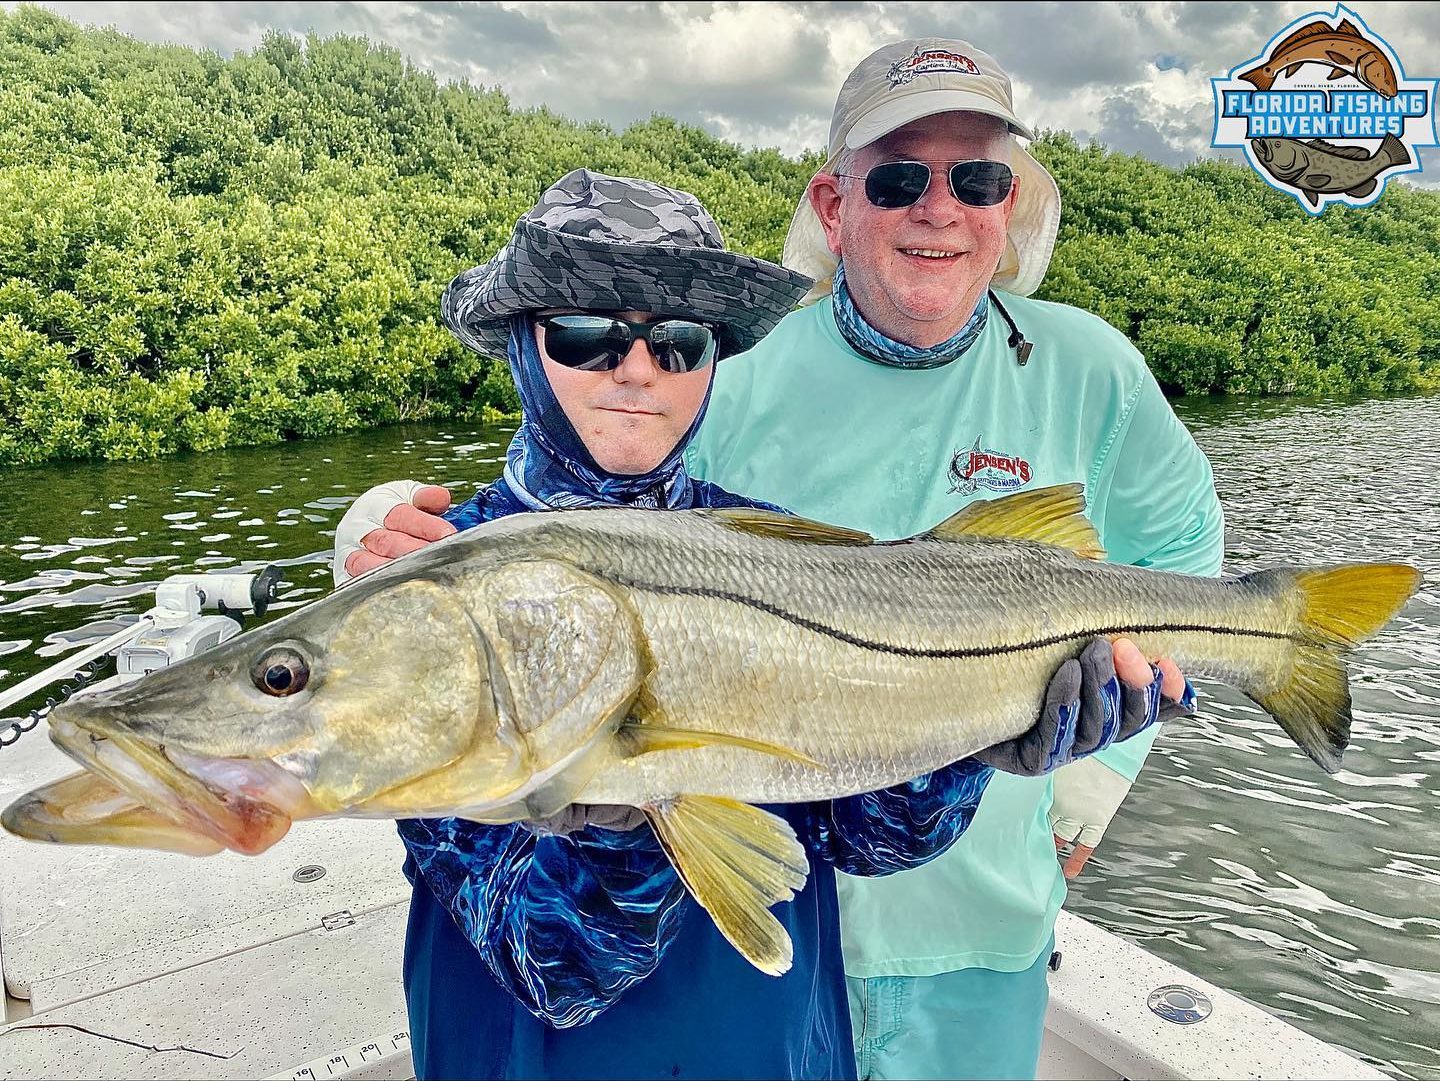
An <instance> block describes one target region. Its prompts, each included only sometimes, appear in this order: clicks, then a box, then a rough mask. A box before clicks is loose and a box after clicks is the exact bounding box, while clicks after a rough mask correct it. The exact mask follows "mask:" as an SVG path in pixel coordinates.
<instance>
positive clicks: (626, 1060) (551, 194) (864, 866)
mask: <svg viewBox="0 0 1440 1081" xmlns="http://www.w3.org/2000/svg"><path fill="white" fill-rule="evenodd" d="M808 285H809V279H808V278H806V277H804V276H802V275H800V274H797V273H794V272H792V271H788V270H785V269H784V268H781V267H778V266H774V265H772V264H770V263H766V262H764V261H762V260H759V259H752V258H749V257H747V256H742V255H737V254H734V253H731V252H727V251H725V250H724V244H723V241H722V240H721V237H720V233H719V230H718V229H717V228H716V226H715V223H714V222H713V221H712V220H711V218H710V215H709V214H707V213H706V212H705V210H704V208H703V207H702V206H701V205H700V203H699V202H698V201H696V200H695V198H694V197H693V196H690V195H687V194H686V193H684V192H680V191H675V190H673V189H670V188H664V187H661V186H659V185H656V184H650V183H647V182H645V181H640V180H632V179H628V178H622V177H609V176H603V175H600V174H597V173H592V172H589V171H587V170H583V169H582V170H576V171H575V172H573V173H570V174H569V175H567V176H565V177H564V178H562V179H561V180H560V181H558V182H557V183H556V184H555V185H553V186H552V187H551V188H549V189H548V190H547V191H546V192H545V193H544V194H543V195H542V196H541V199H540V202H539V204H538V205H537V206H536V207H535V208H534V209H533V210H531V211H530V212H528V213H527V214H526V215H524V216H523V217H522V218H521V219H520V221H519V222H517V223H516V226H515V231H514V234H513V235H512V237H511V239H510V241H509V243H508V244H506V246H505V247H504V248H503V249H502V250H501V251H500V252H499V253H498V254H497V255H496V256H495V257H494V258H493V259H491V260H490V261H489V262H488V263H486V264H485V265H484V266H481V267H477V268H476V269H474V270H470V271H467V272H465V273H463V274H461V275H460V276H459V277H457V278H456V279H455V280H454V282H452V283H451V285H450V287H449V288H448V289H447V290H446V292H445V295H444V298H443V300H442V303H441V310H442V315H443V317H444V320H445V322H446V325H447V326H449V328H450V329H451V330H452V331H453V332H454V333H455V334H456V335H457V336H458V337H459V338H460V339H461V340H462V341H463V342H465V343H466V344H467V345H468V346H470V347H471V348H473V349H475V350H477V351H479V352H482V353H485V354H488V355H491V356H496V355H500V354H502V353H503V354H505V355H506V356H508V357H509V360H510V367H511V372H512V374H513V375H514V377H515V383H516V386H517V387H518V388H519V391H520V397H521V401H522V404H523V406H524V419H523V423H522V425H521V427H520V429H519V431H517V432H516V434H515V437H514V439H513V441H512V442H511V445H510V450H509V453H508V456H507V461H506V466H505V472H504V475H503V477H502V478H501V479H500V480H498V481H496V482H495V483H494V484H491V485H488V486H486V487H485V488H482V489H481V490H480V492H479V493H478V494H477V495H476V496H475V497H474V498H473V499H471V500H469V501H468V502H466V503H464V504H462V505H461V506H459V507H457V508H455V509H454V510H451V511H448V512H445V508H446V507H447V505H448V503H449V494H448V492H447V491H446V490H445V489H444V488H440V487H436V486H428V487H427V486H421V485H418V484H415V483H414V482H410V481H404V482H398V483H396V484H391V485H382V486H380V487H379V488H377V489H372V490H371V491H369V492H367V493H366V494H365V495H363V496H362V497H361V498H360V499H359V500H357V501H356V503H355V505H354V506H353V507H352V508H351V509H350V511H349V512H348V513H347V514H346V516H345V519H344V520H343V521H342V522H341V525H340V528H339V530H338V531H337V535H336V547H337V552H336V578H337V580H340V581H343V580H344V579H346V578H348V577H349V576H350V575H352V574H359V573H363V572H365V571H366V570H368V569H370V568H372V567H374V566H378V565H380V564H381V563H383V562H386V561H387V560H388V559H389V558H391V557H396V556H400V555H403V554H405V553H406V552H408V551H412V550H414V549H416V548H419V547H421V546H423V545H424V544H425V543H428V542H429V541H431V540H435V539H438V538H439V537H440V536H442V535H444V534H447V533H450V532H453V531H454V530H455V529H456V528H460V529H465V528H470V527H472V526H476V525H479V524H481V523H484V522H488V521H491V520H493V519H496V518H499V517H502V516H504V515H508V514H514V513H519V512H523V511H531V510H559V509H565V508H570V507H584V506H596V505H602V504H608V505H627V506H638V507H652V508H672V509H683V508H688V507H714V506H767V505H766V504H761V503H758V502H757V501H754V500H750V499H746V498H743V497H740V496H737V495H733V494H731V493H730V492H727V491H725V490H724V489H722V488H719V487H717V486H716V485H713V484H708V483H705V482H703V481H698V480H695V479H693V478H691V477H690V476H689V474H688V473H687V472H686V471H685V468H684V465H683V462H682V460H681V455H682V453H683V451H684V449H685V447H686V445H687V443H688V442H689V439H690V436H691V434H692V433H693V431H694V429H695V427H696V426H697V425H698V423H699V421H700V419H701V417H702V416H703V415H704V412H705V403H706V401H707V400H708V396H709V389H710V385H711V378H712V376H713V373H714V371H715V369H716V367H717V366H718V365H717V363H716V362H723V363H724V364H728V363H730V361H729V360H728V359H725V358H728V357H730V356H731V355H732V354H734V353H736V352H737V351H741V350H745V349H749V348H752V347H753V346H754V345H755V344H756V343H757V342H758V341H759V340H760V339H761V338H762V337H763V335H764V334H765V333H766V332H767V331H768V330H769V329H770V328H771V327H772V326H773V325H774V324H775V323H776V322H778V321H779V319H780V317H781V316H782V315H784V314H785V313H786V312H787V311H789V310H790V309H791V307H792V306H793V305H794V303H795V302H796V301H797V300H798V299H799V297H800V296H801V294H802V293H803V292H804V291H805V289H806V287H807V286H808ZM441 512H445V513H444V515H443V517H441V516H440V514H441ZM696 663H698V664H703V663H705V659H704V658H703V657H697V658H696ZM1066 716H1068V714H1067V715H1066ZM1062 728H1063V725H1062V724H1061V722H1060V721H1059V720H1057V719H1056V718H1048V719H1047V721H1045V722H1043V723H1041V724H1039V725H1037V729H1036V731H1037V735H1036V737H1035V741H1036V742H1040V743H1045V744H1047V745H1048V744H1050V743H1052V742H1054V741H1055V740H1056V739H1060V738H1064V737H1063V736H1062V735H1060V734H1059V733H1060V732H1061V730H1062ZM1073 729H1074V725H1073V723H1071V724H1070V728H1068V729H1064V731H1067V732H1069V736H1068V738H1070V739H1071V740H1073V739H1074V738H1075V733H1074V730H1073ZM991 774H992V770H991V768H990V766H988V765H986V764H984V763H982V762H980V761H977V760H976V759H965V760H962V761H961V762H957V763H955V764H953V765H951V766H947V767H946V768H945V769H942V770H937V771H936V772H935V773H932V774H929V775H927V776H925V777H921V778H919V779H917V780H915V781H912V782H909V783H906V784H903V785H898V786H896V787H895V788H893V789H886V790H884V791H881V792H872V793H868V794H865V795H862V796H855V797H852V798H850V799H844V800H835V801H833V802H831V803H826V804H792V805H786V806H783V807H772V808H769V809H770V810H772V811H774V812H775V813H777V814H779V815H781V816H783V817H784V818H785V819H786V820H787V821H788V822H790V823H791V825H792V826H793V827H794V829H795V831H796V834H797V835H798V836H799V837H800V838H801V840H802V842H803V843H804V844H805V845H806V848H807V851H808V852H809V855H810V862H811V867H812V872H811V875H810V877H809V880H808V881H807V883H806V885H805V887H804V889H803V890H802V891H801V892H800V893H799V894H798V895H797V896H796V897H795V899H794V900H793V901H790V902H788V903H783V904H780V905H777V906H776V907H775V909H774V913H775V916H776V918H777V919H779V920H780V921H781V923H782V924H783V926H784V927H785V929H786V931H787V932H788V933H789V935H790V938H791V940H792V942H793V943H794V961H793V965H792V967H791V968H790V970H789V971H788V972H786V973H785V974H784V975H782V976H780V977H779V978H776V977H772V976H768V975H765V974H763V973H761V972H759V971H758V970H757V969H755V968H754V967H752V966H751V965H750V964H749V963H748V962H747V961H745V960H744V959H743V958H742V957H741V956H740V954H739V953H738V952H736V950H735V949H734V948H733V947H732V946H731V945H730V944H729V942H727V941H726V940H725V939H724V938H723V937H722V936H721V934H720V932H719V931H718V930H717V929H716V926H715V924H714V923H713V922H712V921H711V920H710V919H708V918H706V917H705V916H704V914H703V913H698V912H694V911H693V908H694V905H695V902H693V901H691V900H690V899H689V897H688V895H687V894H686V892H685V890H684V887H683V884H682V883H681V882H680V880H679V878H678V876H677V874H676V872H675V870H674V869H673V868H672V866H671V864H670V861H669V860H668V858H667V857H666V855H665V853H664V851H663V850H662V849H661V847H660V845H659V843H658V841H657V840H656V838H655V835H654V833H653V832H652V831H651V829H650V827H649V825H648V824H647V823H646V822H645V820H644V817H643V815H641V814H640V813H639V812H636V811H634V810H632V809H629V808H606V807H583V806H576V807H571V808H567V810H566V811H564V812H562V814H560V815H558V816H556V817H555V818H554V819H551V820H549V821H546V822H543V823H526V824H518V825H505V826H484V825H479V824H476V823H473V822H468V821H463V820H458V819H425V820H411V821H406V822H402V823H400V827H399V828H400V833H401V837H402V838H403V840H404V842H405V846H406V849H407V856H408V858H407V860H406V864H405V871H406V874H407V876H408V877H409V879H410V881H411V884H412V887H413V889H412V897H411V904H410V916H409V925H408V929H407V934H406V944H405V965H404V981H405V991H406V999H407V1002H408V1005H409V1015H410V1039H411V1047H412V1050H413V1055H414V1062H415V1068H416V1073H417V1076H418V1077H420V1078H431V1077H567V1078H580V1077H663V1078H670V1077H675V1076H680V1077H692V1078H694V1077H775V1078H792V1077H793V1078H800V1077H806V1078H848V1077H854V1075H855V1058H854V1052H853V1045H852V1041H851V1032H850V1023H849V1014H848V1006H847V1001H846V989H845V979H844V971H843V967H842V963H841V956H840V932H839V926H838V909H837V902H836V896H835V870H834V869H835V868H836V867H840V868H844V869H845V870H846V871H848V872H851V873H853V874H857V875H875V874H886V873H889V872H892V871H897V870H901V869H904V868H908V867H913V866H917V865H918V864H920V863H923V862H925V861H926V860H927V859H930V858H932V857H933V856H935V855H936V854H938V853H939V852H940V851H942V850H943V849H944V848H946V847H947V846H948V845H950V844H951V843H952V842H953V841H954V839H955V838H956V837H957V836H959V834H960V833H961V832H962V831H963V830H964V829H965V828H966V826H967V825H968V823H969V822H970V820H971V818H972V817H973V815H974V812H975V809H976V807H977V806H978V803H979V800H980V796H981V794H982V793H983V791H984V789H985V786H986V784H987V782H988V781H989V779H990V776H991Z"/></svg>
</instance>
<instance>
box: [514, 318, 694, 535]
mask: <svg viewBox="0 0 1440 1081" xmlns="http://www.w3.org/2000/svg"><path fill="white" fill-rule="evenodd" d="M531 319H532V316H531V315H529V314H521V315H516V316H514V317H512V318H511V321H510V344H509V347H508V348H507V350H506V355H507V358H508V359H509V361H510V374H511V375H512V376H514V378H515V386H516V388H517V389H518V390H519V392H520V404H521V407H522V408H523V410H524V420H523V421H522V422H521V424H520V429H519V431H517V432H516V433H515V436H514V438H512V439H511V440H510V449H509V451H508V452H507V454H506V458H505V483H506V484H507V485H509V487H510V490H511V491H512V492H514V493H515V495H516V496H517V497H518V498H519V500H520V501H521V502H522V503H524V504H525V507H526V509H528V510H568V509H570V508H573V507H593V506H603V505H605V504H617V503H623V504H626V505H628V506H633V507H650V508H656V507H664V508H666V509H668V510H676V509H681V508H685V507H688V506H690V505H691V503H690V494H691V493H690V478H689V477H688V476H687V475H686V473H685V463H684V461H683V460H682V457H683V455H684V453H685V448H686V447H687V446H688V445H689V443H690V439H691V437H692V436H694V434H695V432H696V430H697V429H699V427H700V422H701V421H702V420H704V419H705V410H706V409H708V408H709V406H710V389H708V388H707V389H706V391H705V400H704V402H702V403H701V405H700V411H699V412H698V413H696V414H695V420H694V422H693V423H692V424H691V425H690V430H689V431H687V432H686V433H685V434H684V435H683V436H682V437H681V438H680V440H679V442H677V443H676V444H675V446H674V447H672V448H671V450H670V453H669V454H668V455H666V457H665V460H664V461H663V462H661V463H660V464H659V465H657V466H656V467H655V468H654V469H652V470H650V472H648V473H643V474H640V475H638V476H618V475H616V474H614V473H607V472H605V471H604V470H603V469H601V468H600V466H599V465H598V464H597V463H596V461H595V458H594V456H593V455H591V453H590V450H589V448H588V447H586V446H585V443H584V441H583V440H582V439H581V438H580V435H579V433H577V432H576V431H575V426H574V425H573V424H571V423H570V418H569V417H567V416H566V415H565V410H563V409H562V408H560V403H559V401H557V400H556V398H555V392H554V390H552V389H551V387H550V380H548V379H547V378H545V368H544V365H543V362H542V361H541V359H540V348H539V346H538V345H537V344H536V342H535V328H534V325H533V324H532V322H531ZM714 385H715V365H714V364H711V365H710V388H713V387H714Z"/></svg>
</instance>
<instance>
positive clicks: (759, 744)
mask: <svg viewBox="0 0 1440 1081" xmlns="http://www.w3.org/2000/svg"><path fill="white" fill-rule="evenodd" d="M620 736H621V738H622V739H623V740H624V741H625V742H626V743H627V744H628V745H629V749H630V753H631V754H649V753H650V752H651V751H683V750H689V749H693V748H696V747H712V746H723V747H743V748H745V749H746V750H748V751H757V752H759V753H760V754H768V755H774V756H775V757H776V758H785V759H789V760H790V761H792V762H800V763H803V764H804V765H807V766H813V767H814V768H815V769H824V768H825V767H824V766H822V765H821V764H820V763H819V762H817V761H815V759H813V758H811V757H810V756H809V755H808V754H801V753H800V752H799V751H794V750H791V749H790V748H789V747H782V746H781V745H780V744H778V743H767V742H766V741H765V740H760V739H749V738H747V737H745V736H732V735H730V734H729V733H727V732H703V731H700V730H699V729H690V728H670V727H668V726H666V725H659V724H649V723H647V722H644V721H627V722H626V723H625V724H623V725H621V726H620Z"/></svg>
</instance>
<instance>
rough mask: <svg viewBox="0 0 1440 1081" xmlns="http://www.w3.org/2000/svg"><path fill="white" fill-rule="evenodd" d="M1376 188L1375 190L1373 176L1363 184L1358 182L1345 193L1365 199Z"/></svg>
mask: <svg viewBox="0 0 1440 1081" xmlns="http://www.w3.org/2000/svg"><path fill="white" fill-rule="evenodd" d="M1374 190H1375V178H1374V177H1373V176H1372V177H1371V178H1370V179H1369V180H1367V181H1365V182H1364V183H1362V184H1356V185H1355V186H1354V187H1353V188H1351V189H1350V190H1349V191H1347V192H1346V193H1345V194H1346V195H1353V196H1354V197H1355V198H1356V199H1363V198H1365V196H1367V195H1369V194H1370V193H1371V192H1373V191H1374Z"/></svg>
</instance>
